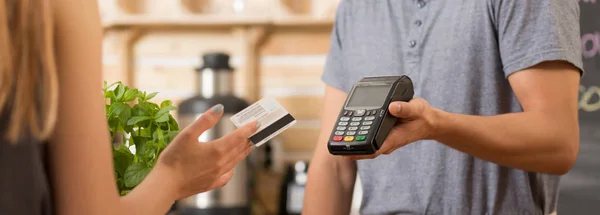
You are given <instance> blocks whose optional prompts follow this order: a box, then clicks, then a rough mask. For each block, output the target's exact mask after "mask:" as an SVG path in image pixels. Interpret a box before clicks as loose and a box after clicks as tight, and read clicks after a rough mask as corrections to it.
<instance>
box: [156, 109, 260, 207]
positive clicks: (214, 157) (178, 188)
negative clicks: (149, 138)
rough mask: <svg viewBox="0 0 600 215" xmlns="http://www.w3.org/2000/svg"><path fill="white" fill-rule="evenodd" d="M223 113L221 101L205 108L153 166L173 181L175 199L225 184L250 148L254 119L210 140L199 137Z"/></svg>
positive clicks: (255, 126) (254, 124) (254, 129)
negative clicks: (207, 108)
mask: <svg viewBox="0 0 600 215" xmlns="http://www.w3.org/2000/svg"><path fill="white" fill-rule="evenodd" d="M222 115H223V105H216V106H214V107H213V108H211V109H210V110H208V111H206V112H205V113H204V114H202V116H201V117H200V118H199V119H198V120H196V121H195V122H194V123H193V124H191V125H189V126H188V127H187V128H185V129H184V130H183V131H182V132H181V133H180V134H179V135H177V137H176V138H175V139H174V140H173V141H172V142H171V143H170V144H169V146H168V147H167V148H166V149H165V150H164V151H163V152H162V153H161V156H160V158H159V159H158V162H157V165H156V167H155V168H156V169H157V171H159V172H161V177H163V178H168V180H169V182H171V183H172V184H173V188H174V190H173V191H174V192H175V193H174V195H175V198H176V199H180V198H185V197H188V196H191V195H195V194H197V193H201V192H206V191H209V190H212V189H215V188H219V187H222V186H224V185H225V184H226V183H227V182H228V181H229V180H230V179H231V177H232V176H233V169H234V167H235V166H236V165H237V164H238V163H239V162H240V161H242V160H243V159H244V158H246V156H248V154H249V153H250V152H251V142H250V141H249V139H248V138H249V137H250V135H252V134H253V133H254V132H255V131H256V128H257V125H256V122H254V123H250V124H248V125H246V126H244V127H241V128H239V129H237V130H235V131H233V132H232V133H230V134H228V135H226V136H224V137H221V138H219V139H217V140H213V141H210V142H205V143H200V142H198V137H199V136H200V135H201V134H202V133H204V132H205V131H206V130H208V129H210V128H211V127H213V126H214V125H215V124H217V122H218V121H219V120H220V118H221V116H222Z"/></svg>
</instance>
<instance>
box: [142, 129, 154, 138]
mask: <svg viewBox="0 0 600 215" xmlns="http://www.w3.org/2000/svg"><path fill="white" fill-rule="evenodd" d="M140 136H142V137H148V138H150V137H152V129H150V128H144V129H142V131H141V132H140Z"/></svg>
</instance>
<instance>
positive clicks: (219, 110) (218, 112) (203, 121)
mask: <svg viewBox="0 0 600 215" xmlns="http://www.w3.org/2000/svg"><path fill="white" fill-rule="evenodd" d="M223 108H224V107H223V105H221V104H218V105H215V106H213V107H212V108H210V109H209V110H207V111H206V112H204V113H203V114H202V115H201V116H200V117H199V118H198V119H197V120H196V121H194V122H193V123H192V124H190V125H189V126H188V127H187V128H186V132H190V135H192V136H194V137H199V136H200V135H202V133H204V132H205V131H206V130H208V129H210V128H212V127H213V126H215V125H216V124H217V122H219V119H221V116H222V115H223Z"/></svg>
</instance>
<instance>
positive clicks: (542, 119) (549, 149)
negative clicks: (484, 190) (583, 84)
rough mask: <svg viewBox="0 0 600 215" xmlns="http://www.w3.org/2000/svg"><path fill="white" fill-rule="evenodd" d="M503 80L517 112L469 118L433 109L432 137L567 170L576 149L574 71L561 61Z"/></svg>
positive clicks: (529, 166) (495, 157) (544, 168)
mask: <svg viewBox="0 0 600 215" xmlns="http://www.w3.org/2000/svg"><path fill="white" fill-rule="evenodd" d="M508 80H509V82H510V84H511V86H512V88H513V91H514V92H515V95H516V96H517V98H518V99H519V102H520V103H521V105H522V107H523V112H522V113H512V114H504V115H498V116H469V115H461V114H452V113H447V112H443V111H439V110H435V111H433V112H434V113H435V114H434V115H435V117H433V118H434V120H435V122H434V123H433V124H434V126H436V128H435V130H437V132H435V134H433V137H432V138H433V139H435V140H437V141H439V142H442V143H444V144H446V145H448V146H450V147H452V148H455V149H458V150H460V151H463V152H465V153H468V154H471V155H473V156H475V157H479V158H481V159H483V160H488V161H491V162H494V163H498V164H500V165H505V166H509V167H513V168H519V169H524V170H528V171H535V172H546V173H552V174H559V175H560V174H565V173H567V172H568V171H569V170H570V168H571V167H572V166H573V164H574V163H575V160H576V157H577V152H578V151H579V124H578V110H577V95H578V89H579V80H580V73H579V71H578V70H577V69H576V68H575V67H574V66H572V65H571V64H569V63H566V62H563V61H560V62H559V61H555V62H546V63H542V64H539V65H537V66H535V67H532V68H530V69H526V70H524V71H521V72H516V73H514V74H512V75H510V76H509V77H508Z"/></svg>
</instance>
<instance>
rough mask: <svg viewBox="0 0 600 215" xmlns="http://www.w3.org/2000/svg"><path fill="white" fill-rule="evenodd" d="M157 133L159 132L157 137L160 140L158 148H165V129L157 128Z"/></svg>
mask: <svg viewBox="0 0 600 215" xmlns="http://www.w3.org/2000/svg"><path fill="white" fill-rule="evenodd" d="M156 133H157V134H158V135H157V138H156V140H157V142H158V148H163V147H164V146H165V139H164V136H163V131H162V130H160V128H158V129H156Z"/></svg>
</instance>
